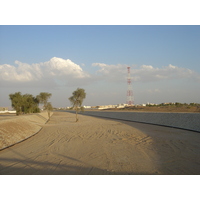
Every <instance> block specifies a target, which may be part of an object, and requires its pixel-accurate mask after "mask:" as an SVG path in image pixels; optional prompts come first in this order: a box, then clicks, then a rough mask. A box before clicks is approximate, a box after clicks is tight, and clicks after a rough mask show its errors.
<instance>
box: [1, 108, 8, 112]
mask: <svg viewBox="0 0 200 200" xmlns="http://www.w3.org/2000/svg"><path fill="white" fill-rule="evenodd" d="M0 111H8V107H0Z"/></svg>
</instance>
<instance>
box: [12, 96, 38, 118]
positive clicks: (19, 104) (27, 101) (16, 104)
mask: <svg viewBox="0 0 200 200" xmlns="http://www.w3.org/2000/svg"><path fill="white" fill-rule="evenodd" d="M9 97H10V100H11V103H12V107H13V108H14V109H15V110H16V114H17V115H20V114H22V113H24V114H27V113H34V112H40V109H39V107H38V103H39V102H38V100H37V98H36V97H34V96H33V95H32V94H24V95H22V94H21V92H16V93H14V94H10V95H9Z"/></svg>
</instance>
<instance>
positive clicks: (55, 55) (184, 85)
mask: <svg viewBox="0 0 200 200" xmlns="http://www.w3.org/2000/svg"><path fill="white" fill-rule="evenodd" d="M199 52H200V26H198V25H197V26H192V25H188V26H186V25H185V26H178V25H177V26H176V25H172V26H171V25H127V26H126V25H116V26H115V25H105V26H104V25H85V26H83V25H75V26H72V25H61V26H59V25H50V26H48V25H46V26H45V25H39V26H37V25H35V26H28V25H24V26H20V25H19V26H12V25H10V26H4V25H1V26H0V104H1V106H10V104H11V102H10V100H9V94H11V93H15V92H19V91H20V92H21V93H22V94H25V93H29V94H33V95H37V94H39V93H40V92H50V93H52V97H51V99H50V101H51V103H52V105H53V106H55V107H66V106H70V102H69V100H68V98H69V97H70V96H71V94H72V92H73V91H74V90H76V89H77V88H83V89H85V92H86V94H87V95H86V99H85V100H84V102H83V104H84V105H91V106H95V105H109V104H119V103H126V100H127V96H126V94H127V89H128V85H127V67H128V66H129V67H131V77H132V89H133V96H134V103H135V104H142V103H147V102H149V103H162V102H182V103H191V102H195V103H200V94H199V91H200V67H199V63H200V56H199Z"/></svg>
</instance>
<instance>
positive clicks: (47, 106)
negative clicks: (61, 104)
mask: <svg viewBox="0 0 200 200" xmlns="http://www.w3.org/2000/svg"><path fill="white" fill-rule="evenodd" d="M45 110H47V112H48V116H49V119H50V114H51V111H52V110H53V106H52V105H51V103H50V102H47V104H46V106H45Z"/></svg>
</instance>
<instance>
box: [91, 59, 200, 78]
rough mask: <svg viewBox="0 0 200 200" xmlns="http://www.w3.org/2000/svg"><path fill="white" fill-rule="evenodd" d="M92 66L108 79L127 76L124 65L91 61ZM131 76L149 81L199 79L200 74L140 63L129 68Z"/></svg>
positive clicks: (170, 66)
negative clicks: (97, 68)
mask: <svg viewBox="0 0 200 200" xmlns="http://www.w3.org/2000/svg"><path fill="white" fill-rule="evenodd" d="M92 66H98V67H99V68H100V69H99V70H98V71H97V73H98V74H99V75H102V76H103V77H104V78H105V79H108V80H117V81H119V80H121V81H124V79H125V78H126V77H127V66H126V65H107V64H104V63H93V64H92ZM131 76H132V80H133V81H137V82H139V81H141V82H149V81H159V80H172V79H192V80H195V81H200V74H198V73H197V72H195V71H192V70H190V69H187V68H181V67H177V66H173V65H171V64H170V65H168V66H165V67H161V68H155V67H153V66H151V65H142V66H140V67H138V68H136V67H132V68H131Z"/></svg>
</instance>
